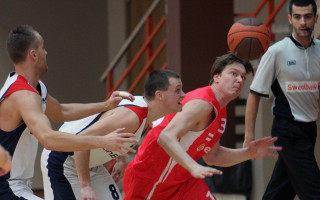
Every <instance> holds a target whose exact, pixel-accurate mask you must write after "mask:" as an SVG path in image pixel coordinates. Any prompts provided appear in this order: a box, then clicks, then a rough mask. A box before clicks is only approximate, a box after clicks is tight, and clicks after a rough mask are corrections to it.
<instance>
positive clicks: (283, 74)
mask: <svg viewBox="0 0 320 200" xmlns="http://www.w3.org/2000/svg"><path fill="white" fill-rule="evenodd" d="M301 55H303V56H301ZM319 56H320V41H319V40H317V39H313V41H311V43H310V45H309V47H308V48H304V47H303V46H302V45H301V44H300V43H298V42H297V41H296V40H295V39H294V38H293V37H292V36H291V37H286V38H284V39H283V40H281V41H279V42H277V43H275V44H274V45H272V46H271V47H270V48H269V49H268V51H267V52H266V53H265V54H264V55H263V57H262V59H261V61H260V64H259V66H258V70H257V72H256V75H255V77H254V79H253V81H252V84H251V86H250V92H252V93H255V94H258V95H260V96H263V97H268V96H269V93H270V89H271V90H272V92H273V94H274V97H275V98H274V102H273V114H274V115H279V116H282V117H285V118H289V119H292V120H296V121H302V122H312V121H316V120H317V117H318V111H319V105H318V99H319V87H318V81H319V80H320V63H319Z"/></svg>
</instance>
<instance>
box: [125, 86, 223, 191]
mask: <svg viewBox="0 0 320 200" xmlns="http://www.w3.org/2000/svg"><path fill="white" fill-rule="evenodd" d="M193 99H202V100H205V101H207V102H208V103H210V104H211V105H212V106H213V107H214V109H213V110H214V112H215V116H216V118H215V119H214V120H213V121H212V122H211V124H210V125H209V126H208V127H207V128H205V129H204V130H202V131H198V132H193V131H189V132H188V133H187V134H186V135H184V136H183V137H182V138H181V139H180V140H179V142H180V144H181V146H182V147H183V148H184V149H185V151H186V152H187V153H188V154H189V155H190V156H191V157H192V158H193V159H194V160H198V159H199V158H200V157H202V156H204V155H205V154H206V153H208V152H209V151H210V150H211V149H212V148H213V146H214V145H215V144H216V143H217V142H218V141H219V139H220V137H221V135H222V134H223V132H224V130H225V126H226V121H227V114H226V108H222V109H221V108H220V105H219V102H218V101H217V99H216V97H215V95H214V93H213V91H212V88H211V87H210V86H208V87H204V88H199V89H196V90H194V91H191V92H189V93H188V94H187V95H186V97H185V98H184V99H183V101H182V105H184V104H186V103H187V102H189V101H190V100H193ZM174 116H175V113H174V114H171V115H167V116H166V117H164V118H163V120H162V122H161V123H160V124H158V125H157V126H156V127H154V128H153V129H151V130H150V132H149V133H148V134H147V136H146V137H145V139H144V140H143V143H142V144H141V146H140V147H139V150H138V153H137V155H136V156H135V158H134V160H132V161H131V162H130V164H129V167H130V168H131V170H130V173H134V175H133V176H134V177H135V178H140V179H144V180H146V181H147V182H149V183H150V184H152V187H145V189H147V190H149V191H146V192H147V193H148V195H147V196H150V195H151V196H152V193H153V192H155V191H156V190H157V186H158V185H159V184H160V185H161V187H163V185H168V186H170V185H177V184H182V183H183V182H185V181H187V180H188V179H190V178H193V177H192V176H191V174H190V173H189V172H188V171H187V170H186V169H184V168H183V167H182V166H181V165H179V164H178V163H177V162H175V161H174V160H173V158H172V157H170V156H169V155H168V154H167V153H166V152H165V151H164V150H163V149H162V147H161V146H159V145H158V144H157V140H158V137H159V135H160V133H161V132H162V130H163V129H164V128H165V127H166V126H167V125H168V124H169V123H170V121H171V119H172V118H173V117H174ZM125 176H126V174H125ZM124 180H126V177H124ZM124 185H128V186H129V187H130V188H132V187H134V186H133V185H131V184H130V183H127V182H124ZM129 187H125V186H124V189H126V188H129ZM137 187H139V186H137ZM140 187H141V186H140ZM151 188H152V189H151ZM132 190H134V188H132ZM125 193H126V194H127V192H126V190H125Z"/></svg>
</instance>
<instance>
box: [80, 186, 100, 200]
mask: <svg viewBox="0 0 320 200" xmlns="http://www.w3.org/2000/svg"><path fill="white" fill-rule="evenodd" d="M80 195H81V198H82V200H97V196H96V193H95V192H94V191H93V189H92V187H91V186H85V187H81V188H80Z"/></svg>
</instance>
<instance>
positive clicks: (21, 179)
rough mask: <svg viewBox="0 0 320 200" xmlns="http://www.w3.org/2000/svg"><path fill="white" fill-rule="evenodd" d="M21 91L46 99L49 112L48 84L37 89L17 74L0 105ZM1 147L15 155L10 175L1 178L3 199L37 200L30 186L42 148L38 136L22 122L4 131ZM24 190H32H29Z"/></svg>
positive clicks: (6, 86)
mask: <svg viewBox="0 0 320 200" xmlns="http://www.w3.org/2000/svg"><path fill="white" fill-rule="evenodd" d="M19 90H29V91H31V92H34V93H36V94H38V95H39V96H40V98H41V99H42V110H43V112H45V109H46V96H47V88H46V86H45V85H44V83H43V82H41V81H39V83H38V88H37V89H36V88H33V87H32V86H31V85H30V84H29V83H28V81H27V80H26V79H25V78H24V77H23V76H21V75H18V74H16V73H15V72H12V73H10V74H9V76H8V78H7V80H6V82H5V84H4V86H3V87H2V89H1V90H0V103H1V102H2V101H3V100H4V99H5V98H6V97H8V96H9V95H10V94H12V93H14V92H16V91H19ZM26 101H27V100H26ZM0 144H1V145H2V146H3V147H4V148H5V149H6V150H7V151H8V152H9V153H10V155H11V156H12V168H11V170H10V172H9V173H8V174H6V175H4V176H2V177H0V185H2V184H5V187H4V186H3V187H2V186H1V187H0V188H1V189H0V199H11V198H13V197H17V196H18V197H20V196H23V197H25V198H27V199H37V198H36V197H34V198H31V196H32V191H31V189H30V187H29V185H28V184H27V182H28V181H27V180H28V179H30V178H32V177H33V174H34V163H35V159H36V155H37V149H38V140H37V139H36V137H34V136H33V135H32V133H30V131H29V129H27V128H26V124H25V123H22V124H20V125H19V126H18V127H17V128H16V129H14V130H12V131H10V132H7V131H3V130H1V129H0ZM8 187H9V188H10V189H8ZM17 188H20V189H17ZM24 188H29V189H27V190H25V189H24ZM22 194H23V195H22ZM25 194H28V195H25ZM38 199H39V198H38Z"/></svg>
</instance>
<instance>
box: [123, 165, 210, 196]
mask: <svg viewBox="0 0 320 200" xmlns="http://www.w3.org/2000/svg"><path fill="white" fill-rule="evenodd" d="M153 188H154V183H152V182H149V181H148V180H146V179H141V178H138V177H136V176H135V174H134V170H133V169H132V167H131V166H130V164H129V166H128V167H127V169H126V171H125V175H124V178H123V189H124V193H125V197H124V198H123V199H124V200H144V199H148V200H149V199H150V200H194V199H197V200H216V198H215V197H214V196H213V194H212V193H211V191H210V190H209V188H208V186H207V184H206V183H205V181H204V180H203V179H196V178H190V179H188V180H187V181H185V182H182V183H180V184H176V185H168V184H164V183H159V184H158V185H157V186H156V188H155V189H154V190H153ZM152 190H153V192H152Z"/></svg>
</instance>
